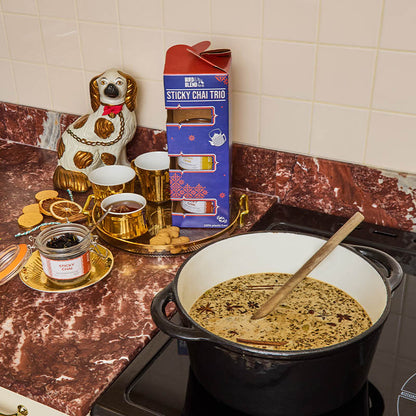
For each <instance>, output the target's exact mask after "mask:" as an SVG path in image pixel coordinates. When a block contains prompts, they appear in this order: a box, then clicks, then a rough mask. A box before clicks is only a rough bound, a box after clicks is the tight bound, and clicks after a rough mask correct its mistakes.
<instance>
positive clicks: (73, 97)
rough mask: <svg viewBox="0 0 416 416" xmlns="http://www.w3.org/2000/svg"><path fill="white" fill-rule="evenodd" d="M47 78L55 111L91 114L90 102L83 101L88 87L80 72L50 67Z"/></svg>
mask: <svg viewBox="0 0 416 416" xmlns="http://www.w3.org/2000/svg"><path fill="white" fill-rule="evenodd" d="M48 78H49V83H50V87H51V95H52V104H53V108H54V110H55V111H62V112H65V113H73V114H79V115H82V114H89V113H91V112H92V109H91V104H90V100H89V99H88V101H86V100H85V96H86V90H87V89H88V88H89V86H88V83H86V82H85V77H84V73H83V72H82V71H77V70H74V69H65V68H55V67H52V68H49V69H48Z"/></svg>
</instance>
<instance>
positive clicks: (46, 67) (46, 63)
mask: <svg viewBox="0 0 416 416" xmlns="http://www.w3.org/2000/svg"><path fill="white" fill-rule="evenodd" d="M35 7H36V13H37V14H36V17H37V18H38V25H39V32H40V39H41V42H42V58H43V67H44V69H45V72H46V79H47V83H48V93H49V105H50V107H51V108H49V110H51V111H53V108H54V100H53V94H52V86H51V82H50V76H49V66H48V60H47V58H46V44H45V38H44V36H43V30H42V22H41V18H40V13H39V5H38V0H35Z"/></svg>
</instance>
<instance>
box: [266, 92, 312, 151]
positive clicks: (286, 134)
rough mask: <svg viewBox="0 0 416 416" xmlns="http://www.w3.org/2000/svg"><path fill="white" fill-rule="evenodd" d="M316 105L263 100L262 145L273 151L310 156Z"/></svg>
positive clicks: (290, 101)
mask: <svg viewBox="0 0 416 416" xmlns="http://www.w3.org/2000/svg"><path fill="white" fill-rule="evenodd" d="M311 112H312V103H310V102H303V101H297V100H285V99H280V98H272V97H263V99H262V101H261V115H260V145H261V146H262V147H267V148H270V149H276V150H282V151H286V152H294V153H303V154H307V153H308V151H309V133H310V125H311Z"/></svg>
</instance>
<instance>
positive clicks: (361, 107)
mask: <svg viewBox="0 0 416 416" xmlns="http://www.w3.org/2000/svg"><path fill="white" fill-rule="evenodd" d="M0 7H1V16H0V25H1V27H0V71H1V73H2V74H3V76H2V77H0V101H3V102H4V101H5V102H11V103H18V104H22V105H27V106H33V107H37V108H45V109H48V110H52V111H56V112H64V113H72V114H84V113H87V112H90V107H89V97H88V82H89V80H90V79H91V78H92V77H93V76H94V75H96V74H98V73H101V72H102V71H104V70H105V69H107V68H109V67H112V66H114V67H118V68H120V69H124V70H125V71H126V72H128V73H131V74H132V75H133V76H134V77H135V78H136V80H137V81H138V83H139V96H138V107H137V110H136V111H137V118H138V123H139V125H140V126H145V127H149V128H153V129H160V130H162V129H164V128H165V110H164V103H163V81H162V73H163V65H164V56H165V52H166V50H167V48H168V47H170V46H172V45H174V44H177V43H186V44H190V45H192V44H194V43H197V42H199V41H201V40H210V41H211V42H212V47H213V48H224V47H227V48H230V49H231V50H232V52H233V69H232V76H233V94H232V95H233V97H232V99H233V101H232V115H233V120H232V127H233V140H234V142H236V143H242V144H248V145H254V146H258V147H264V148H269V149H276V150H280V151H285V152H291V153H296V154H301V155H310V156H317V157H321V158H327V159H332V160H338V161H346V162H352V163H357V164H361V165H367V166H374V167H379V168H384V169H390V170H395V171H400V172H408V173H416V164H415V163H414V154H415V153H416V140H415V137H416V134H415V133H416V82H415V79H416V78H415V73H416V25H415V24H414V22H415V19H416V2H414V1H413V0H366V1H361V0H349V1H345V0H175V1H172V0H2V1H1V2H0Z"/></svg>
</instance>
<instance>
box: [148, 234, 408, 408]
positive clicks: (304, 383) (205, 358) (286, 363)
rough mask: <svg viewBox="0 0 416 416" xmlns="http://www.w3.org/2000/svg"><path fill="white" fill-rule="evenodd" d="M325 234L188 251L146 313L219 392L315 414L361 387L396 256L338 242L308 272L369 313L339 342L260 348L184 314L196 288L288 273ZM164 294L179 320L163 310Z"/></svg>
mask: <svg viewBox="0 0 416 416" xmlns="http://www.w3.org/2000/svg"><path fill="white" fill-rule="evenodd" d="M324 242H325V240H324V239H322V238H319V237H315V236H310V235H306V234H299V233H289V232H259V233H257V232H256V233H248V234H244V235H239V236H234V237H229V238H227V239H224V240H222V241H218V242H215V243H212V244H210V245H208V246H206V247H204V248H202V249H201V250H199V251H197V252H196V253H194V254H193V255H192V256H191V257H189V258H188V259H187V260H186V261H185V262H184V263H183V265H182V266H181V267H180V269H179V270H178V272H177V275H176V277H175V279H174V281H173V282H172V283H171V284H169V285H168V286H167V287H166V288H164V289H163V290H162V291H161V292H159V293H158V294H157V295H156V296H155V298H154V299H153V302H152V306H151V313H152V317H153V319H154V321H155V323H156V325H157V326H158V327H159V328H160V329H161V330H162V331H164V332H166V333H167V334H168V335H170V336H172V337H175V338H179V339H182V340H185V341H186V342H187V346H188V349H189V356H190V361H191V366H192V369H193V372H194V374H195V376H196V377H197V379H198V381H199V382H200V383H201V384H202V385H203V386H204V387H205V389H206V390H207V391H208V392H209V393H211V394H212V395H213V396H214V397H216V398H217V399H218V400H220V401H222V402H224V403H225V404H227V405H228V406H231V407H233V408H235V409H238V410H241V411H242V412H245V413H248V414H250V415H256V416H257V415H258V416H315V415H320V414H322V413H325V412H328V411H331V410H333V409H336V408H338V407H340V406H342V405H343V404H345V403H346V402H348V401H349V400H351V399H352V398H353V397H354V396H355V395H356V394H357V393H358V392H359V391H360V389H361V388H362V386H363V385H364V383H365V382H366V380H367V376H368V372H369V369H370V365H371V361H372V358H373V355H374V352H375V349H376V346H377V342H378V339H379V336H380V333H381V331H382V327H383V325H384V322H385V321H386V319H387V316H388V314H389V311H390V304H391V294H392V291H393V290H394V289H395V288H396V287H397V286H398V285H399V284H400V282H401V279H402V276H403V272H402V269H401V267H400V265H399V264H398V263H397V261H396V260H394V259H393V258H392V257H391V256H389V255H388V254H386V253H384V252H381V251H379V250H375V249H372V248H368V247H362V246H354V247H349V246H344V245H341V246H339V247H337V248H336V249H335V250H334V251H333V252H332V253H331V254H330V255H329V256H328V257H327V258H326V259H325V260H324V261H323V262H322V263H321V264H320V265H319V266H317V267H316V268H315V270H314V271H313V272H311V273H310V276H311V277H314V278H316V279H319V280H322V281H324V282H327V283H330V284H332V285H334V286H336V287H338V288H340V289H342V290H344V291H345V292H347V293H348V294H349V295H351V296H352V297H354V298H355V299H356V300H357V301H358V302H359V303H360V304H361V305H362V306H363V307H364V308H365V309H366V311H367V313H368V314H369V316H370V318H371V320H372V323H373V324H372V326H371V327H370V328H369V329H368V330H367V331H365V332H363V333H362V334H360V335H359V336H357V337H355V338H352V339H350V340H348V341H346V342H343V343H339V344H336V345H333V346H329V347H325V348H319V349H311V350H304V351H267V350H263V349H259V348H254V347H250V346H246V345H242V344H238V343H235V342H231V341H228V340H226V339H224V338H222V337H219V336H216V335H214V334H213V333H212V332H210V331H207V330H205V329H204V328H203V327H201V326H200V325H198V324H197V323H196V322H195V321H194V320H193V319H192V318H191V317H190V316H189V314H188V312H189V310H190V308H191V306H192V305H193V303H194V302H195V301H196V300H197V299H198V297H199V296H200V295H202V294H203V293H204V292H205V291H206V290H208V289H209V288H211V287H213V286H215V285H216V284H218V283H220V282H223V281H225V280H228V279H231V278H233V277H237V276H242V275H246V274H250V273H262V272H277V273H295V272H296V271H297V270H298V269H299V268H300V267H301V266H302V265H303V264H304V263H305V261H306V260H307V259H308V258H309V257H311V256H312V254H313V253H314V252H316V251H317V250H318V249H319V247H320V246H321V245H322V244H324ZM386 271H387V272H386ZM171 301H172V302H174V303H175V304H176V306H177V310H178V312H179V314H180V316H181V321H182V325H176V324H174V323H172V322H171V321H170V320H169V319H168V318H167V317H166V314H165V307H166V305H167V304H168V303H169V302H171Z"/></svg>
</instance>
